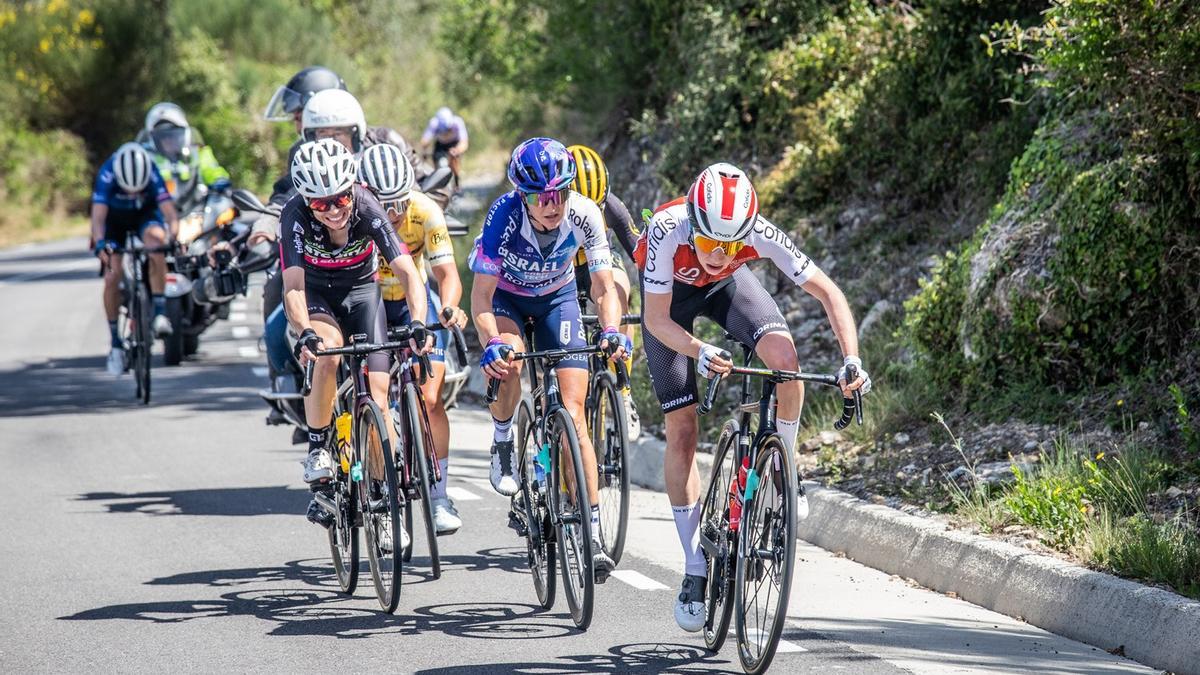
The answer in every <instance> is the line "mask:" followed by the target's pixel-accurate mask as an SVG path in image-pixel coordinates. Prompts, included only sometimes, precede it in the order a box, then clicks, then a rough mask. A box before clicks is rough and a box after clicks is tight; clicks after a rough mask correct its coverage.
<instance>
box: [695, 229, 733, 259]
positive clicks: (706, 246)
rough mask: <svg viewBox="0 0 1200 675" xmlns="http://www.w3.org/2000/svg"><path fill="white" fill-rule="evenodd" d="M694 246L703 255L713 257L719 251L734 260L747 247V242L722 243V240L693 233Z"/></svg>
mask: <svg viewBox="0 0 1200 675" xmlns="http://www.w3.org/2000/svg"><path fill="white" fill-rule="evenodd" d="M692 245H693V246H695V247H696V250H697V251H700V252H701V253H704V254H706V255H711V254H713V253H716V252H717V251H721V252H722V253H724V254H725V255H726V256H728V257H730V258H732V257H733V256H735V255H737V254H738V252H739V251H741V250H742V248H743V247H744V246H745V245H746V242H744V241H720V240H717V239H711V238H709V237H706V236H704V235H702V234H698V233H696V232H693V233H692Z"/></svg>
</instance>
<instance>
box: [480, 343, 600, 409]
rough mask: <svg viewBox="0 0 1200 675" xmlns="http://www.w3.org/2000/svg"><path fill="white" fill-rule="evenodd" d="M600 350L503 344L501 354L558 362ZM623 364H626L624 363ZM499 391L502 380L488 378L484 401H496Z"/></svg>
mask: <svg viewBox="0 0 1200 675" xmlns="http://www.w3.org/2000/svg"><path fill="white" fill-rule="evenodd" d="M600 351H603V350H602V349H600V347H599V346H598V345H592V346H590V347H572V348H570V349H545V350H542V351H540V352H518V351H516V350H514V349H513V348H512V347H511V346H510V345H501V347H500V354H501V356H502V357H503V358H505V359H508V357H509V356H511V357H512V359H508V360H510V361H533V360H542V359H545V360H547V361H553V362H558V361H562V360H563V359H565V358H567V357H568V356H574V355H576V354H595V353H597V352H600ZM621 365H622V366H624V364H621ZM499 391H500V380H498V379H496V378H494V377H492V378H488V388H487V393H486V394H484V397H483V400H484V402H486V403H487V404H488V405H491V404H493V403H495V402H496V397H497V394H498V393H499Z"/></svg>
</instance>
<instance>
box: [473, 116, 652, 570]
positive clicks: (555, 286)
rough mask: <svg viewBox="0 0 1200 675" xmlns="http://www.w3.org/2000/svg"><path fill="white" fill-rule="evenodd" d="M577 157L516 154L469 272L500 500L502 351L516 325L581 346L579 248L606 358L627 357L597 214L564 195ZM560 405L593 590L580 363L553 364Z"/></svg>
mask: <svg viewBox="0 0 1200 675" xmlns="http://www.w3.org/2000/svg"><path fill="white" fill-rule="evenodd" d="M575 171H576V167H575V160H574V158H572V157H571V154H570V153H569V152H567V149H566V147H564V146H563V144H562V143H559V142H558V141H555V140H552V139H549V138H531V139H529V140H527V141H525V142H524V143H521V144H520V145H518V146H517V148H516V149H515V150H513V153H512V158H511V160H510V161H509V165H508V180H509V182H511V183H512V185H513V187H514V188H515V189H514V190H512V191H511V192H508V193H506V194H504V195H502V196H501V197H500V198H499V199H497V200H496V201H495V203H493V204H492V207H491V209H489V210H488V214H487V217H486V218H485V220H484V223H483V229H482V231H481V232H480V234H479V237H477V238H476V240H475V248H474V250H473V251H472V253H471V260H470V265H471V271H473V272H474V273H475V281H474V285H473V287H472V289H471V313H472V314H473V315H474V318H475V327H476V329H477V330H478V331H479V341H480V342H481V343H482V344H484V345H485V347H484V351H483V358H482V359H481V361H480V366H481V367H482V369H483V371H484V374H485V375H487V376H488V377H492V378H496V379H499V380H501V385H500V390H499V396H498V398H497V400H496V402H495V403H493V404H492V405H491V413H492V422H493V426H494V429H493V443H492V467H491V481H492V487H493V488H494V489H495V490H496V491H497V492H499V493H500V494H502V495H506V496H511V495H513V494H516V491H517V482H516V480H515V479H514V477H513V465H514V457H513V452H514V447H513V446H514V443H513V430H512V418H513V413H514V411H515V410H516V407H517V403H518V402H519V400H520V397H521V377H520V371H521V367H520V362H515V363H514V362H510V361H508V360H506V359H505V358H504V356H503V354H504V346H505V345H507V346H509V347H512V348H513V349H516V350H518V351H523V350H524V349H525V348H526V347H525V344H524V337H523V331H522V327H523V325H524V323H525V320H526V318H533V319H534V320H535V321H536V328H535V333H534V343H535V348H536V349H559V348H574V347H584V346H586V344H587V343H586V340H585V338H584V329H583V325H582V323H581V321H580V318H579V301H578V291H577V290H576V286H575V272H574V258H575V254H576V252H577V251H578V250H579V249H580V248H581V247H582V248H583V250H584V253H585V255H586V256H587V261H588V262H587V264H588V269H589V270H590V272H591V275H592V289H593V292H594V293H595V299H596V304H597V306H598V307H599V315H600V319H601V321H602V322H603V325H604V326H605V329H604V331H603V332H602V333H601V335H600V346H601V347H604V348H605V349H609V350H611V351H610V358H612V359H614V360H615V359H621V358H624V356H625V354H626V353H627V352H628V351H630V349H631V345H630V344H629V339H628V338H627V337H626V336H625V335H623V334H622V333H620V332H619V331H618V330H617V326H618V325H619V324H620V318H621V308H620V304H619V301H618V298H617V292H616V289H615V286H614V284H613V278H612V263H611V259H610V256H611V253H610V251H609V248H608V237H607V235H606V234H605V231H604V220H603V217H602V216H601V214H600V207H598V206H596V203H595V202H593V201H592V200H590V199H588V198H587V197H584V196H583V195H581V194H579V193H578V192H575V191H573V190H571V188H570V185H571V181H573V180H574V179H575ZM557 369H558V379H559V385H560V387H561V395H562V401H563V405H564V406H565V407H566V409H567V412H568V413H570V415H571V418H572V419H573V420H574V421H575V426H576V431H577V432H578V435H579V446H580V451H581V455H582V457H583V466H584V473H585V474H586V480H587V489H588V497H589V501H590V502H591V522H592V528H591V529H592V539H593V541H594V543H595V546H594V549H593V550H594V551H595V553H594V554H593V561H592V562H593V569H594V570H595V577H596V579H595V580H596V583H603V582H604V581H605V580H607V578H608V575H609V573H611V572H612V569H613V567H614V565H613V561H612V559H611V558H609V557H608V555H607V554H605V553H604V550H603V547H602V546H601V545H600V543H599V542H600V508H599V499H598V496H597V474H596V454H595V451H594V449H593V448H592V444H591V441H590V438H589V435H588V433H587V429H586V427H585V425H586V419H587V418H586V416H585V415H584V410H583V399H584V397H585V396H586V394H587V380H588V363H587V358H586V357H585V356H576V357H574V358H568V359H564V360H562V361H560V362H559V363H558V365H557Z"/></svg>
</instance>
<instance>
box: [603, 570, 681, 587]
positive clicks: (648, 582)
mask: <svg viewBox="0 0 1200 675" xmlns="http://www.w3.org/2000/svg"><path fill="white" fill-rule="evenodd" d="M612 576H613V577H614V578H616V579H619V580H621V581H623V582H625V583H627V584H629V585H630V586H633V587H634V588H636V589H638V590H641V591H666V590H670V587H668V586H666V585H664V584H660V583H659V582H657V581H655V580H654V579H651V578H650V577H648V576H646V575H645V574H642V573H641V572H635V571H634V570H613V572H612Z"/></svg>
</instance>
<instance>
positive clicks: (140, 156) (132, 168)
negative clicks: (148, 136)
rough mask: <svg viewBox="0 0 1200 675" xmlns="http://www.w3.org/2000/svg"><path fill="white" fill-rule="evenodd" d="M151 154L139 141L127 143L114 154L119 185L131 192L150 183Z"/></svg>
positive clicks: (141, 188)
mask: <svg viewBox="0 0 1200 675" xmlns="http://www.w3.org/2000/svg"><path fill="white" fill-rule="evenodd" d="M150 171H151V169H150V155H149V154H147V153H146V150H145V148H143V147H142V146H140V145H138V144H137V143H126V144H124V145H122V146H121V147H119V148H117V153H116V154H115V155H113V174H115V175H116V178H117V186H118V187H120V188H121V189H122V190H124V191H126V192H129V193H138V192H141V191H142V190H145V189H146V186H147V185H149V184H150Z"/></svg>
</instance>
